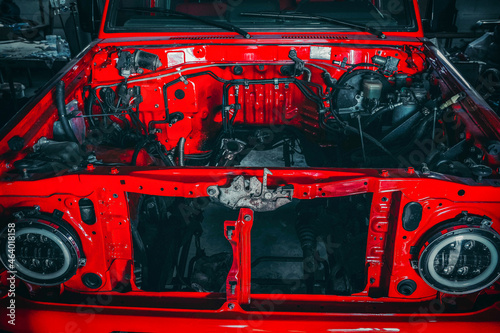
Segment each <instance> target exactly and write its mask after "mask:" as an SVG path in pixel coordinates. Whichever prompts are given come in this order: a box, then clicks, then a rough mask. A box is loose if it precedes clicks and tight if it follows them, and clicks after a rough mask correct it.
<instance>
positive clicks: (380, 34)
mask: <svg viewBox="0 0 500 333" xmlns="http://www.w3.org/2000/svg"><path fill="white" fill-rule="evenodd" d="M240 15H241V16H258V17H270V18H283V19H299V20H315V21H321V22H328V23H333V24H337V25H343V26H345V27H348V28H352V29H356V30H360V31H365V32H368V33H371V34H372V35H375V36H377V37H378V38H382V39H385V38H386V35H385V34H384V33H383V32H382V31H380V30H378V29H375V28H373V27H370V26H367V25H364V24H357V23H353V22H346V21H342V20H337V19H334V18H331V17H327V16H319V15H310V14H303V13H288V14H284V13H278V12H244V13H240Z"/></svg>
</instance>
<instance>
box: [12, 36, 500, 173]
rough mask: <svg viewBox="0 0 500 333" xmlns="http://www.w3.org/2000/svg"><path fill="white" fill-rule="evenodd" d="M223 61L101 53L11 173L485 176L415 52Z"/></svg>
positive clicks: (235, 53) (478, 146)
mask: <svg viewBox="0 0 500 333" xmlns="http://www.w3.org/2000/svg"><path fill="white" fill-rule="evenodd" d="M228 49H230V51H226V52H223V54H222V56H220V55H219V56H218V57H217V59H215V57H214V56H213V54H214V53H215V50H217V51H218V52H220V51H221V50H220V48H219V47H215V46H213V47H209V46H195V47H184V48H173V49H162V48H148V49H131V48H129V47H124V48H119V47H118V48H117V47H113V46H108V47H104V48H102V49H100V50H99V51H98V52H97V53H96V54H95V56H94V58H93V64H92V66H91V68H88V69H87V75H88V76H87V77H86V81H87V82H82V83H80V84H79V85H80V86H81V89H79V91H74V92H73V94H72V95H73V96H74V100H72V101H68V100H66V102H69V103H68V104H65V105H66V107H63V106H62V103H60V106H59V108H58V109H59V114H60V115H67V116H66V117H64V118H66V119H68V121H66V120H65V119H62V120H59V121H57V122H55V124H54V126H53V137H52V138H50V139H47V138H42V140H40V141H39V142H37V144H35V145H34V147H33V148H34V153H33V154H31V155H28V156H27V157H26V158H25V159H23V160H20V161H17V162H15V163H14V166H15V167H16V169H17V170H18V171H23V172H25V173H27V174H32V173H35V174H36V173H43V172H47V170H51V169H52V170H53V169H54V168H55V169H56V170H62V169H65V168H68V167H71V168H74V169H75V170H77V169H78V168H81V167H85V166H86V165H88V164H95V165H108V166H109V165H115V166H125V165H132V166H134V165H135V166H166V167H172V166H216V167H233V166H240V167H271V166H272V167H277V166H281V167H334V168H408V167H413V168H418V169H419V170H422V168H423V170H424V171H425V170H430V171H435V172H439V173H443V174H450V175H454V176H460V177H469V178H471V177H475V178H477V179H482V178H483V177H487V176H489V175H491V174H492V173H493V169H494V167H492V166H488V162H491V161H495V159H496V157H495V154H496V152H497V149H498V145H499V143H498V142H476V141H475V140H474V139H472V138H468V137H467V130H466V128H464V125H463V124H462V123H461V122H460V119H457V116H456V113H455V111H454V109H453V106H454V105H459V103H460V101H461V100H462V99H463V98H464V97H465V94H458V95H455V96H452V97H451V98H449V99H446V100H445V99H443V96H444V92H443V91H442V88H443V85H442V82H441V80H440V78H439V76H438V75H437V73H436V72H434V71H433V69H432V67H431V66H429V64H428V62H427V60H426V57H425V55H424V53H423V51H422V50H421V49H419V47H418V46H415V45H404V46H402V47H397V48H396V47H392V48H389V47H385V48H380V49H379V48H366V49H364V48H359V49H358V48H356V49H352V48H342V47H322V46H311V47H302V46H301V47H285V46H282V47H274V46H263V47H260V48H259V49H258V52H259V55H260V54H266V56H265V57H261V58H263V59H266V58H269V59H270V61H265V60H264V61H252V58H255V57H256V56H258V55H256V54H255V53H252V52H249V50H248V49H247V48H246V47H242V46H232V47H230V48H228ZM269 54H270V55H271V56H269ZM326 59H328V60H326ZM332 59H333V60H332ZM242 60H244V61H242ZM61 89H62V90H61V91H62V92H64V87H61ZM62 92H61V94H62ZM55 98H56V99H57V96H55ZM63 108H64V110H60V109H63ZM65 123H67V124H65ZM68 126H69V127H68ZM62 142H70V143H68V144H67V145H66V146H65V149H61V147H62V146H63V145H62Z"/></svg>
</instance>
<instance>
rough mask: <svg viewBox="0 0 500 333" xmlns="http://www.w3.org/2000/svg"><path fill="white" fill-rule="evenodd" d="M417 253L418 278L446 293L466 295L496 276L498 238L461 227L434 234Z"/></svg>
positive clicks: (499, 270)
mask: <svg viewBox="0 0 500 333" xmlns="http://www.w3.org/2000/svg"><path fill="white" fill-rule="evenodd" d="M427 243H428V245H426V246H425V248H424V249H423V251H422V252H421V254H420V258H419V261H418V269H419V272H420V275H421V277H422V278H423V279H424V281H425V282H427V284H429V285H430V286H431V287H433V288H434V289H436V290H438V291H441V292H444V293H447V294H470V293H474V292H476V291H480V290H482V289H484V288H486V287H488V286H490V285H491V284H493V283H494V282H495V281H496V280H497V279H498V278H499V277H500V236H499V235H498V234H497V233H496V232H494V231H493V230H490V229H484V228H479V227H473V228H462V229H458V230H453V231H449V232H446V233H438V234H437V235H435V236H434V237H431V239H430V240H429V241H428V242H427Z"/></svg>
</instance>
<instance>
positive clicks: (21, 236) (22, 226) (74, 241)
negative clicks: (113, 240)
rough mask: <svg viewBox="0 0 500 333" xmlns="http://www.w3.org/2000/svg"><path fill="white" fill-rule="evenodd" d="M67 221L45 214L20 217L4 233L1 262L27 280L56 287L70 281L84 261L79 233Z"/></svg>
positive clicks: (0, 253)
mask: <svg viewBox="0 0 500 333" xmlns="http://www.w3.org/2000/svg"><path fill="white" fill-rule="evenodd" d="M63 224H65V223H64V222H63V221H52V219H50V218H47V219H46V218H45V217H40V218H38V217H26V218H20V219H19V220H17V221H16V222H14V228H9V227H7V228H5V229H4V230H3V231H2V233H1V234H0V261H1V262H2V263H3V265H4V266H5V267H6V268H7V269H8V270H9V271H12V272H14V273H15V275H16V276H17V277H18V278H20V279H21V280H24V281H26V282H30V283H34V284H37V285H43V286H52V285H58V284H61V283H63V282H65V281H67V280H69V279H70V278H71V277H73V276H74V275H75V273H76V270H77V269H78V267H79V266H80V265H81V264H83V262H84V260H82V252H81V250H80V245H79V240H78V237H77V235H76V234H75V232H74V231H73V230H72V229H71V228H70V227H68V226H63ZM13 231H14V232H13ZM13 236H14V237H13ZM13 244H14V245H13ZM12 253H14V256H12V255H11V254H12Z"/></svg>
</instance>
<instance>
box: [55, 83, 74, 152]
mask: <svg viewBox="0 0 500 333" xmlns="http://www.w3.org/2000/svg"><path fill="white" fill-rule="evenodd" d="M65 95H66V92H65V84H64V81H59V82H58V83H57V85H56V91H55V95H54V99H55V103H56V108H57V113H58V115H59V121H60V122H61V126H62V129H63V131H64V134H65V135H66V138H67V139H68V140H69V141H73V142H76V143H78V144H80V143H79V142H78V140H77V138H76V136H75V132H74V131H73V129H72V128H71V125H70V124H69V120H68V118H67V117H66V104H65V103H64V97H65Z"/></svg>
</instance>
